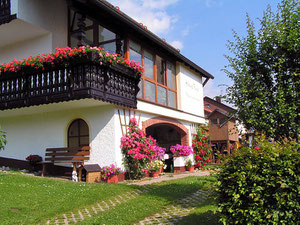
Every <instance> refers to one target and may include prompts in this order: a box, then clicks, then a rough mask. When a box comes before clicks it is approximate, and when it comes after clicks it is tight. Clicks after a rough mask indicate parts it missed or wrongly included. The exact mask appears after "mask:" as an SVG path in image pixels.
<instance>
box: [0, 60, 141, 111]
mask: <svg viewBox="0 0 300 225" xmlns="http://www.w3.org/2000/svg"><path fill="white" fill-rule="evenodd" d="M139 80H140V78H139V76H137V75H136V73H135V72H134V71H132V70H130V69H129V68H127V67H125V66H123V65H119V64H116V65H100V64H99V63H96V61H95V60H93V56H87V57H86V58H80V59H76V60H75V59H74V60H72V61H70V62H69V64H68V66H67V67H64V66H63V65H61V66H54V67H53V66H51V67H50V66H49V68H47V67H46V68H45V70H34V69H32V68H28V69H23V70H22V71H19V72H14V73H12V72H6V73H4V74H2V75H1V76H0V110H5V109H12V108H20V107H26V106H33V105H40V104H48V103H53V102H62V101H69V100H78V99H85V98H90V99H97V100H101V101H105V102H109V103H113V104H117V105H121V106H125V107H130V108H136V104H137V100H136V95H137V92H138V90H139V88H138V82H139Z"/></svg>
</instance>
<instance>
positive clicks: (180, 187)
mask: <svg viewBox="0 0 300 225" xmlns="http://www.w3.org/2000/svg"><path fill="white" fill-rule="evenodd" d="M215 181H216V179H215V178H214V177H195V179H194V180H192V181H191V180H184V179H182V180H181V181H179V180H174V181H163V182H161V183H156V184H152V185H150V186H151V187H152V188H151V190H150V191H149V192H148V193H147V194H145V195H152V196H157V197H161V198H164V199H166V200H168V201H170V202H172V201H174V200H177V199H181V198H184V197H186V196H189V195H190V194H193V193H195V192H196V191H198V190H200V189H201V190H204V191H213V190H214V183H215Z"/></svg>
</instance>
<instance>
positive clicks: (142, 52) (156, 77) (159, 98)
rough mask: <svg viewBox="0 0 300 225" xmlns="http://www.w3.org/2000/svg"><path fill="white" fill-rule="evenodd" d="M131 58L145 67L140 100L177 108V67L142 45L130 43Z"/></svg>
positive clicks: (140, 85)
mask: <svg viewBox="0 0 300 225" xmlns="http://www.w3.org/2000/svg"><path fill="white" fill-rule="evenodd" d="M128 52H129V58H130V60H134V61H136V62H139V63H140V64H141V65H143V66H144V73H143V75H142V78H141V81H140V83H139V88H140V91H139V93H138V95H137V97H138V98H141V99H144V100H147V101H151V102H155V103H158V104H160V105H164V106H169V107H172V108H176V107H177V90H176V71H175V65H174V64H173V63H171V62H170V61H167V60H166V59H164V58H163V57H161V56H159V55H156V54H154V53H153V52H151V51H149V50H148V49H145V48H143V46H141V45H140V44H138V43H136V42H134V41H131V40H130V41H129V47H128Z"/></svg>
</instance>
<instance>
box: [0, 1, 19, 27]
mask: <svg viewBox="0 0 300 225" xmlns="http://www.w3.org/2000/svg"><path fill="white" fill-rule="evenodd" d="M15 18H16V15H11V11H10V0H0V25H1V24H4V23H9V22H10V21H11V20H13V19H15Z"/></svg>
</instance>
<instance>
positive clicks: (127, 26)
mask: <svg viewBox="0 0 300 225" xmlns="http://www.w3.org/2000/svg"><path fill="white" fill-rule="evenodd" d="M68 2H69V4H72V3H76V2H77V3H78V4H79V5H80V4H81V5H84V6H85V8H86V10H87V12H91V11H94V12H95V11H97V12H99V13H100V14H101V13H104V14H106V15H109V16H110V18H112V19H113V23H114V24H119V25H120V24H122V26H121V27H122V29H123V30H124V31H125V30H126V31H130V33H132V34H135V35H137V36H138V37H139V38H140V39H144V40H145V39H146V40H147V41H149V42H151V44H153V45H155V46H157V47H160V48H161V49H163V50H165V52H167V54H169V55H171V56H172V57H173V58H175V59H176V60H178V61H179V62H182V63H184V64H185V65H186V66H189V67H190V68H191V69H192V70H194V71H195V72H197V73H199V74H200V75H201V76H203V77H206V78H209V79H214V77H213V75H211V74H210V73H208V72H207V71H205V70H204V69H203V68H201V67H200V66H198V65H197V64H195V63H194V62H192V61H191V60H189V59H188V58H186V57H185V56H183V55H182V54H180V52H179V51H178V50H177V49H176V48H174V47H173V46H171V45H170V44H168V43H166V41H165V40H164V39H161V38H160V37H158V36H157V35H155V34H154V33H152V32H151V31H149V30H147V29H146V28H145V26H143V25H142V24H140V23H138V22H137V21H135V20H134V19H132V18H131V17H129V16H128V15H126V14H125V13H123V12H122V11H120V9H119V8H118V7H115V6H113V5H111V4H110V3H108V2H107V1H104V0H73V1H72V0H68ZM72 5H73V6H74V4H72ZM75 5H76V4H75ZM79 5H78V6H79ZM77 8H78V9H80V10H82V11H84V8H82V7H77Z"/></svg>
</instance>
